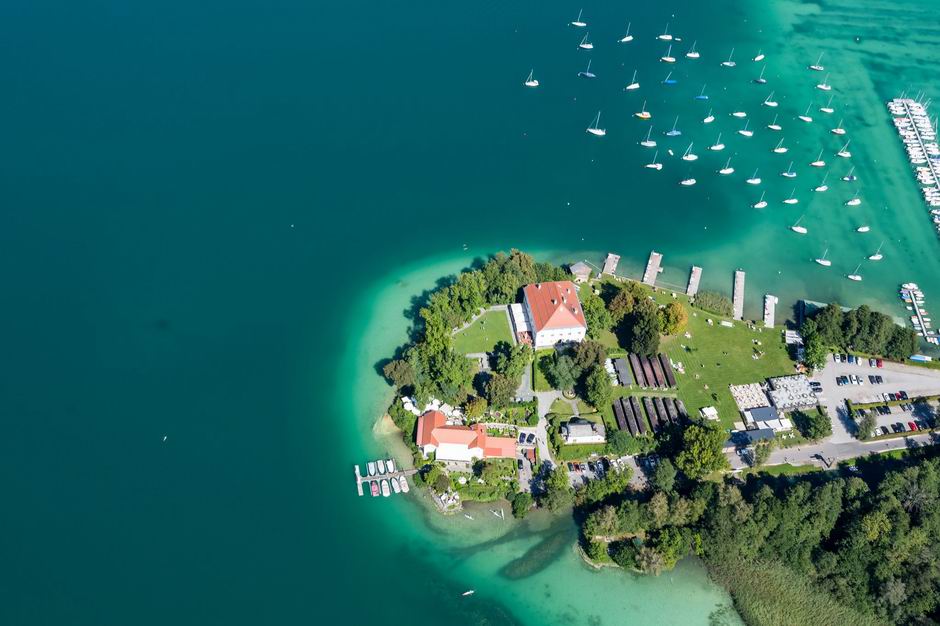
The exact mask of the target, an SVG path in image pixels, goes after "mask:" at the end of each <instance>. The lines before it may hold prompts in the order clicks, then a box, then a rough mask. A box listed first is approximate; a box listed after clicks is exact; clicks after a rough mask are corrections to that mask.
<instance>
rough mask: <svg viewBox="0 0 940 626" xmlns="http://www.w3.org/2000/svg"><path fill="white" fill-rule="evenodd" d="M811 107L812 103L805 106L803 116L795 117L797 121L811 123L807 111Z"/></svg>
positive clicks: (811, 119)
mask: <svg viewBox="0 0 940 626" xmlns="http://www.w3.org/2000/svg"><path fill="white" fill-rule="evenodd" d="M812 106H813V103H812V102H811V103H809V104H807V105H806V111H805V112H804V113H803V115H797V119H799V120H802V121H804V122H812V121H813V118H811V117H810V116H809V109H810V107H812Z"/></svg>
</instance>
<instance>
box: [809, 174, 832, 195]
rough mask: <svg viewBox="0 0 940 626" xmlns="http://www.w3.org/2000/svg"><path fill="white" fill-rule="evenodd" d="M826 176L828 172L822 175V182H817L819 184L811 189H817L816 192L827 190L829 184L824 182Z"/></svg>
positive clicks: (827, 176)
mask: <svg viewBox="0 0 940 626" xmlns="http://www.w3.org/2000/svg"><path fill="white" fill-rule="evenodd" d="M827 178H829V172H826V175H825V176H823V179H822V182H821V183H819V186H817V187H816V188H815V189H814V190H813V191H818V192H823V191H829V185H827V184H826V179H827Z"/></svg>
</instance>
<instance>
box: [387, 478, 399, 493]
mask: <svg viewBox="0 0 940 626" xmlns="http://www.w3.org/2000/svg"><path fill="white" fill-rule="evenodd" d="M388 482H389V483H391V485H392V491H394V492H395V493H401V483H399V482H398V477H397V476H392V477H391V478H390V479H389V481H388Z"/></svg>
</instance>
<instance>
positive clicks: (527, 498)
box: [512, 491, 532, 519]
mask: <svg viewBox="0 0 940 626" xmlns="http://www.w3.org/2000/svg"><path fill="white" fill-rule="evenodd" d="M531 508H532V494H530V493H529V492H528V491H521V492H519V493H517V494H516V495H514V496H513V497H512V516H513V517H515V518H517V519H522V518H524V517H525V516H526V515H528V513H529V509H531Z"/></svg>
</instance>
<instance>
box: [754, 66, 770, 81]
mask: <svg viewBox="0 0 940 626" xmlns="http://www.w3.org/2000/svg"><path fill="white" fill-rule="evenodd" d="M766 69H767V66H766V65H765V66H764V67H762V68H760V75H759V76H758V77H757V78H755V79H754V82H755V83H757V84H758V85H766V84H767V79H766V78H764V70H766Z"/></svg>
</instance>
